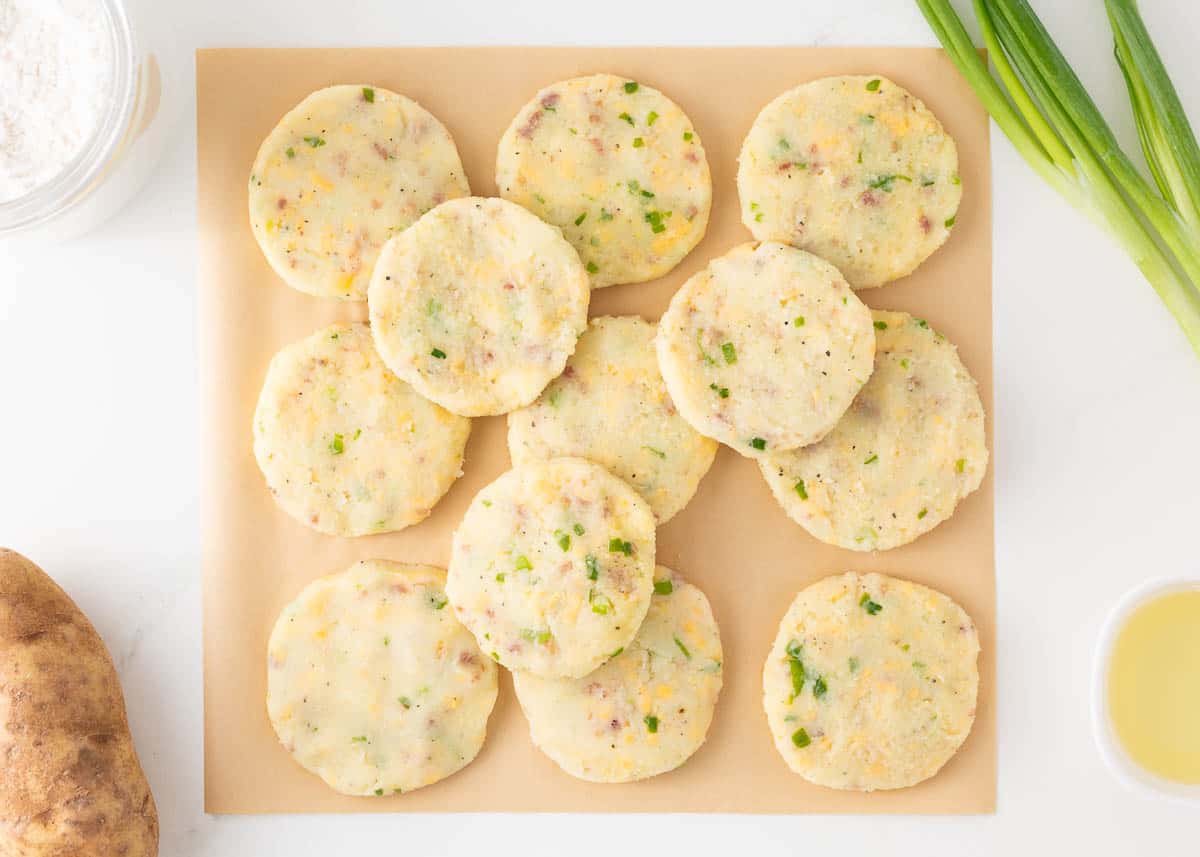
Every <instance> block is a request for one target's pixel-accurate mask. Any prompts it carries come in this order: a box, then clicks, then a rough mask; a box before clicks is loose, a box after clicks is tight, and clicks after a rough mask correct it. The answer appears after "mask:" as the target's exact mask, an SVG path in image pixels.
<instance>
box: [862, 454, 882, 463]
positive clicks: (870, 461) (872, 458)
mask: <svg viewBox="0 0 1200 857" xmlns="http://www.w3.org/2000/svg"><path fill="white" fill-rule="evenodd" d="M878 460H879V456H878V455H872V456H871V457H870V458H868V459H867V460H866V461H864V462H863V464H874V463H875V462H876V461H878Z"/></svg>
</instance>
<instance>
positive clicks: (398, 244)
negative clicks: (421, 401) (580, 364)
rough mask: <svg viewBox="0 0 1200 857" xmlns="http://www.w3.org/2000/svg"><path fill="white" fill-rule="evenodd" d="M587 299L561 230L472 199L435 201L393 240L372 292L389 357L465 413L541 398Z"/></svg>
mask: <svg viewBox="0 0 1200 857" xmlns="http://www.w3.org/2000/svg"><path fill="white" fill-rule="evenodd" d="M589 299H590V290H589V287H588V280H587V274H586V272H585V271H584V269H583V265H582V264H581V263H580V261H579V256H578V255H577V254H576V253H575V251H574V250H573V249H572V248H571V245H570V244H568V243H567V242H566V240H564V239H563V237H562V233H561V232H560V231H559V230H558V229H556V228H555V227H553V226H550V225H548V224H546V223H543V222H542V221H540V220H538V219H537V218H536V217H535V216H533V215H532V214H530V213H529V212H528V211H526V210H525V209H523V208H521V207H520V206H519V205H514V204H513V203H511V202H505V201H504V200H502V199H483V198H479V197H469V198H467V199H456V200H452V201H450V202H447V203H445V204H443V205H440V206H438V207H437V208H435V209H434V210H433V211H431V212H429V213H428V214H426V215H425V216H424V217H422V218H421V219H420V220H419V221H418V222H417V223H415V224H414V225H413V226H411V227H409V228H408V229H407V230H406V231H404V232H402V233H400V234H399V235H397V236H396V237H395V238H393V239H392V240H391V241H389V242H388V244H387V246H386V247H384V249H383V253H382V254H381V255H380V258H379V262H378V264H377V265H376V266H375V273H374V275H373V277H372V280H371V288H370V290H369V306H370V313H371V329H372V331H373V333H374V334H375V345H376V347H377V348H378V349H379V353H380V354H381V355H382V356H383V359H384V362H386V363H387V365H388V366H389V367H390V368H391V370H392V371H393V372H395V373H396V374H397V375H399V376H400V377H401V378H403V379H404V380H405V381H407V382H408V383H410V384H412V385H413V387H414V388H415V389H416V390H417V392H419V393H421V395H423V396H425V397H426V398H429V399H432V400H433V401H435V402H437V403H438V404H440V405H441V406H442V407H444V408H446V409H447V410H450V411H453V412H454V413H456V414H462V415H463V416H468V417H475V416H486V415H490V414H503V413H507V412H508V411H511V410H514V409H515V408H519V407H523V406H525V405H528V404H529V403H530V402H532V401H533V400H534V399H536V398H537V397H538V394H539V393H541V392H542V390H543V389H544V388H545V386H546V385H547V384H549V383H550V381H552V380H553V379H554V378H555V377H557V376H558V374H559V373H560V372H562V370H563V367H564V366H565V365H566V362H567V358H568V357H570V356H571V353H572V352H573V351H574V350H575V342H576V339H577V338H578V337H579V334H581V333H583V330H584V328H585V327H586V326H587V308H588V301H589Z"/></svg>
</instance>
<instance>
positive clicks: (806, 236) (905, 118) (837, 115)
mask: <svg viewBox="0 0 1200 857" xmlns="http://www.w3.org/2000/svg"><path fill="white" fill-rule="evenodd" d="M737 185H738V196H739V197H740V200H741V207H742V222H743V223H745V224H746V227H747V228H748V229H749V230H750V232H751V233H753V235H754V237H755V238H757V239H759V240H760V241H784V242H787V243H788V244H792V245H794V246H796V247H801V248H803V249H805V250H809V251H811V252H813V253H816V254H817V255H818V256H820V257H822V258H823V259H827V260H828V261H829V262H832V263H833V264H834V265H836V266H837V268H838V269H839V270H840V271H841V272H842V274H843V275H844V276H845V277H846V279H847V280H848V281H849V282H850V285H851V286H853V287H854V288H856V289H866V288H872V287H874V286H882V285H883V284H884V283H887V282H889V281H890V280H895V279H898V278H899V277H903V276H905V275H906V274H910V273H912V271H913V270H914V269H915V268H916V267H917V266H918V265H919V264H921V262H923V261H924V260H925V259H926V258H927V257H928V256H929V255H930V254H931V253H933V251H934V250H936V249H937V248H938V247H940V246H942V244H943V243H944V242H945V241H946V238H947V237H948V236H949V235H950V230H951V228H952V227H953V226H954V221H955V216H956V213H957V211H958V203H959V199H960V198H961V197H962V187H961V186H960V184H959V177H958V150H957V148H956V146H955V145H954V140H953V139H952V138H951V137H950V136H949V135H948V134H947V133H946V131H945V129H944V128H942V124H941V123H940V122H939V121H938V120H937V117H935V116H934V115H933V113H931V112H930V111H929V108H927V107H926V106H925V105H924V104H923V103H922V102H921V100H920V99H918V98H916V97H914V96H913V95H911V94H910V93H909V92H907V91H905V90H904V89H903V88H902V87H900V86H897V85H896V84H894V83H892V81H890V80H888V79H887V78H886V77H882V76H880V75H850V76H846V77H825V78H821V79H819V80H814V81H811V82H809V83H805V84H802V85H801V86H798V87H796V88H795V89H792V90H789V91H788V92H785V93H783V94H782V95H780V96H779V97H778V98H776V99H775V100H774V101H772V102H771V103H770V104H768V105H767V106H766V107H765V108H763V111H762V112H761V113H760V114H759V115H758V118H757V119H755V120H754V125H753V126H752V127H751V128H750V133H749V134H748V135H747V136H746V140H745V142H744V143H743V144H742V151H741V154H740V155H739V156H738V174H737Z"/></svg>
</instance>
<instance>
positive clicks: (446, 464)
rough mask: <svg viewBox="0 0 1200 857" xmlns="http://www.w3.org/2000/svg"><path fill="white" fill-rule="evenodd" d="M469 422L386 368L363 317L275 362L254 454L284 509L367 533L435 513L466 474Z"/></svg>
mask: <svg viewBox="0 0 1200 857" xmlns="http://www.w3.org/2000/svg"><path fill="white" fill-rule="evenodd" d="M470 433H471V421H470V420H468V419H466V418H464V417H459V416H455V415H454V414H452V413H450V412H449V411H447V410H445V409H444V408H441V407H439V406H437V405H435V404H434V403H433V402H430V401H428V400H426V399H424V398H422V397H421V396H419V395H417V393H416V392H415V391H414V390H413V388H412V387H410V386H409V385H408V384H406V383H404V382H403V381H401V380H400V379H399V378H397V377H396V376H395V375H393V374H392V373H391V372H389V371H388V369H387V367H386V366H384V365H383V361H382V360H381V359H380V357H379V355H378V354H377V353H376V352H375V346H374V344H373V342H372V340H371V331H370V330H369V329H368V328H367V325H365V324H361V323H359V324H334V325H331V326H330V327H327V328H324V329H323V330H319V331H317V332H316V333H313V334H311V335H310V336H307V337H305V338H304V339H301V340H300V341H298V342H294V343H292V344H291V345H288V346H287V347H285V348H283V349H282V350H281V351H280V352H279V353H278V354H276V355H275V357H274V359H272V360H271V365H270V368H268V370H267V377H266V380H265V381H264V382H263V387H262V392H261V393H260V394H259V397H258V407H257V408H256V409H255V412H254V457H255V460H257V462H258V467H259V469H260V470H261V471H262V474H263V476H264V477H265V478H266V481H267V487H268V488H270V489H271V494H272V495H273V496H274V497H275V501H276V502H277V503H278V504H279V506H280V508H282V509H283V510H284V511H285V512H287V513H288V514H289V515H291V516H292V517H293V518H295V519H296V520H298V521H300V522H301V523H303V524H305V525H307V526H309V527H312V528H313V529H314V530H317V531H318V532H322V533H326V534H328V535H335V536H362V535H367V534H370V533H385V532H389V531H393V530H402V529H404V528H405V527H409V526H412V525H413V524H416V523H418V522H420V521H423V520H424V519H425V518H426V517H428V515H429V513H430V511H431V510H432V509H433V507H434V505H435V504H436V503H437V502H438V500H440V499H441V498H442V496H443V495H444V494H445V493H446V492H447V491H449V490H450V486H451V485H453V484H454V480H455V479H457V478H458V477H459V476H460V475H461V474H462V463H463V453H464V451H465V449H466V445H467V437H468V435H469V434H470Z"/></svg>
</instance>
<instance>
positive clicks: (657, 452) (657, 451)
mask: <svg viewBox="0 0 1200 857" xmlns="http://www.w3.org/2000/svg"><path fill="white" fill-rule="evenodd" d="M642 449H644V450H646V451H647V452H650V453H651V454H653V455H657V456H658V457H659V458H663V459H665V458H666V457H667V454H666V453H665V452H663V451H662V450H661V449H656V448H655V447H653V446H643V447H642Z"/></svg>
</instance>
